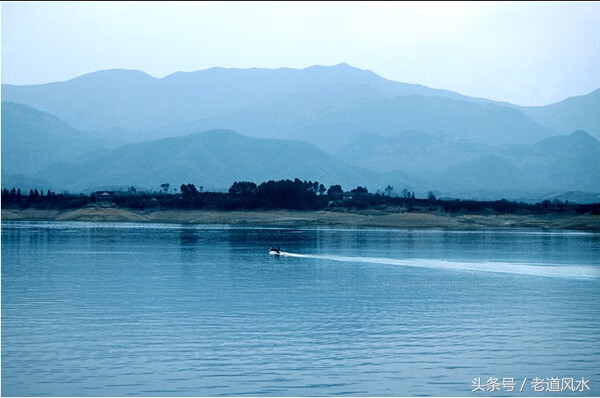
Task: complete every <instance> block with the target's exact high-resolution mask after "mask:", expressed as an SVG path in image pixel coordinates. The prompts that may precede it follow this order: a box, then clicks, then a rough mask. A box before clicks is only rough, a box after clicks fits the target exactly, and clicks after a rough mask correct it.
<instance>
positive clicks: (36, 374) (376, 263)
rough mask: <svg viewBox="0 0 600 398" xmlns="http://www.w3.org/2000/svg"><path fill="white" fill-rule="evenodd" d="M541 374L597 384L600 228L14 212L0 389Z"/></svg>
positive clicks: (156, 390)
mask: <svg viewBox="0 0 600 398" xmlns="http://www.w3.org/2000/svg"><path fill="white" fill-rule="evenodd" d="M271 244H278V245H280V246H281V248H282V250H284V251H286V252H287V253H289V255H285V256H282V257H274V256H269V255H268V254H267V250H268V247H269V246H270V245H271ZM536 377H538V378H540V379H546V378H553V377H558V378H566V379H569V378H574V379H575V380H581V379H582V378H584V379H585V380H589V382H588V386H589V387H590V390H585V391H584V392H569V391H565V392H563V393H562V394H559V395H572V396H580V395H596V396H597V395H600V235H599V234H590V233H574V232H535V231H486V232H456V231H454V232H453V231H444V230H427V231H406V230H381V229H332V228H252V227H244V228H242V227H229V226H179V225H166V224H106V223H103V224H97V223H70V222H69V223H67V222H65V223H60V222H52V223H50V222H48V223H44V222H15V223H12V222H3V223H2V395H4V396H10V395H20V396H30V395H55V396H56V395H59V396H72V395H77V396H90V395H92V396H98V395H104V396H106V395H113V396H114V395H118V396H125V395H143V396H151V395H161V396H174V395H188V396H190V395H192V396H218V395H254V396H256V395H259V396H265V395H275V396H298V395H301V396H315V395H318V396H323V395H360V396H407V395H443V396H448V395H462V396H482V395H508V396H511V395H519V394H518V393H516V392H513V393H507V392H505V391H501V392H494V393H490V392H488V393H481V392H472V389H474V387H473V382H474V379H475V378H480V379H481V382H482V383H483V384H485V383H486V381H488V380H489V379H490V378H498V379H499V380H500V382H502V379H503V378H514V380H515V384H516V387H515V389H517V390H518V389H519V388H520V386H521V383H522V382H523V381H524V379H526V384H525V387H524V391H523V395H528V396H532V395H534V396H535V395H551V394H552V393H548V392H546V393H542V394H540V393H536V392H535V391H534V390H533V389H532V388H531V384H530V382H531V380H532V379H534V378H536Z"/></svg>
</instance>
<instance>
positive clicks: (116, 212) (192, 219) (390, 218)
mask: <svg viewBox="0 0 600 398" xmlns="http://www.w3.org/2000/svg"><path fill="white" fill-rule="evenodd" d="M1 215H2V220H3V221H18V220H21V221H106V222H156V223H178V224H232V225H261V226H298V225H300V226H310V225H313V226H348V227H386V228H458V229H478V228H539V229H573V230H587V231H600V216H597V215H572V214H550V215H513V214H511V215H474V214H469V215H466V214H447V213H403V212H393V211H385V210H364V211H291V210H270V211H214V210H145V211H135V210H126V209H119V208H115V207H85V208H82V209H77V210H69V211H58V210H39V209H25V210H13V209H3V210H2V213H1Z"/></svg>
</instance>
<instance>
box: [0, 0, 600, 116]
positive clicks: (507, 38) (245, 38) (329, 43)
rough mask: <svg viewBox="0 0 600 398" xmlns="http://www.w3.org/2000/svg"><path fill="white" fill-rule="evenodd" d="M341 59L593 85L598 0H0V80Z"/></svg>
mask: <svg viewBox="0 0 600 398" xmlns="http://www.w3.org/2000/svg"><path fill="white" fill-rule="evenodd" d="M341 62H346V63H348V64H350V65H352V66H355V67H358V68H361V69H370V70H372V71H374V72H375V73H377V74H379V75H381V76H383V77H385V78H388V79H391V80H396V81H401V82H407V83H419V84H423V85H426V86H430V87H435V88H444V89H448V90H453V91H457V92H460V93H462V94H466V95H471V96H477V97H486V98H490V99H494V100H499V101H509V102H512V103H515V104H519V105H545V104H548V103H553V102H557V101H560V100H562V99H564V98H566V97H569V96H573V95H582V94H587V93H589V92H591V91H593V90H594V89H597V88H599V87H600V2H581V3H577V2H563V3H561V2H547V3H545V2H507V3H504V2H480V3H478V2H465V3H460V2H459V3H436V2H417V3H411V2H384V3H373V2H365V3H355V2H330V3H327V2H308V3H301V2H279V3H272V2H241V3H236V2H230V3H221V2H214V3H213V2H197V3H195V2H182V3H177V2H168V3H156V2H148V3H138V2H135V3H134V2H132V3H127V2H106V3H102V2H80V3H70V2H68V3H67V2H65V3H63V2H32V3H21V2H18V3H11V2H4V1H3V2H2V82H3V83H12V84H37V83H45V82H51V81H62V80H68V79H71V78H73V77H76V76H79V75H82V74H85V73H89V72H93V71H97V70H101V69H110V68H125V69H139V70H142V71H144V72H146V73H149V74H151V75H152V76H156V77H163V76H165V75H168V74H170V73H173V72H176V71H193V70H199V69H206V68H210V67H214V66H225V67H239V68H248V67H265V68H278V67H292V68H304V67H307V66H311V65H335V64H338V63H341Z"/></svg>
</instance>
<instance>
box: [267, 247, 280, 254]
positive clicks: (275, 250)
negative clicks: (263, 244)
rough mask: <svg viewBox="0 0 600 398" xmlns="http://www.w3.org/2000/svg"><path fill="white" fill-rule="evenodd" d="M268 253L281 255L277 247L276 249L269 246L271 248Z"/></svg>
mask: <svg viewBox="0 0 600 398" xmlns="http://www.w3.org/2000/svg"><path fill="white" fill-rule="evenodd" d="M269 252H270V253H277V254H280V253H281V250H280V249H279V246H278V247H275V246H271V248H270V249H269Z"/></svg>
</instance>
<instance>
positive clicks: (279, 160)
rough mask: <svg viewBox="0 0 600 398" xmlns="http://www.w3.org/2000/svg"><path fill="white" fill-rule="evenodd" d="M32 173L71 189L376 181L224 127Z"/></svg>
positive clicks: (289, 145)
mask: <svg viewBox="0 0 600 398" xmlns="http://www.w3.org/2000/svg"><path fill="white" fill-rule="evenodd" d="M36 177H38V178H41V179H44V180H47V181H50V182H52V183H53V184H56V185H60V186H64V187H66V188H68V189H71V190H85V189H95V188H100V187H108V186H131V185H133V186H136V187H138V188H139V187H142V188H145V189H151V190H159V189H160V184H162V183H167V182H168V183H170V184H171V186H179V185H180V184H182V183H193V184H196V185H197V186H203V187H204V188H205V189H216V190H219V189H227V188H229V186H230V185H231V184H232V183H233V182H234V181H245V180H248V181H255V182H257V183H260V182H262V181H267V180H270V179H286V178H296V177H297V178H300V179H305V180H312V181H314V180H317V181H319V182H320V183H323V184H325V185H327V186H328V184H329V185H330V184H336V183H340V184H344V185H346V187H347V188H348V189H349V188H351V187H352V185H353V184H362V185H370V186H373V184H374V183H376V182H377V180H378V175H377V174H376V173H373V172H369V171H366V170H363V169H359V168H357V167H353V166H349V165H347V164H345V163H343V162H341V161H339V160H337V159H335V158H334V157H333V156H331V155H328V154H326V153H325V152H323V151H321V150H319V149H317V148H316V147H314V146H313V145H310V144H307V143H303V142H297V141H287V140H277V139H256V138H250V137H245V136H242V135H239V134H237V133H234V132H232V131H227V130H213V131H207V132H203V133H198V134H192V135H188V136H183V137H176V138H166V139H161V140H156V141H150V142H144V143H137V144H130V145H125V146H121V147H119V148H116V149H114V150H112V151H110V152H107V153H105V154H102V155H99V156H95V157H90V158H89V159H85V160H81V161H78V162H76V163H74V164H73V165H71V166H69V167H61V168H49V169H46V170H44V171H42V172H40V173H38V174H37V175H36ZM354 186H356V185H354ZM374 188H379V187H374Z"/></svg>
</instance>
